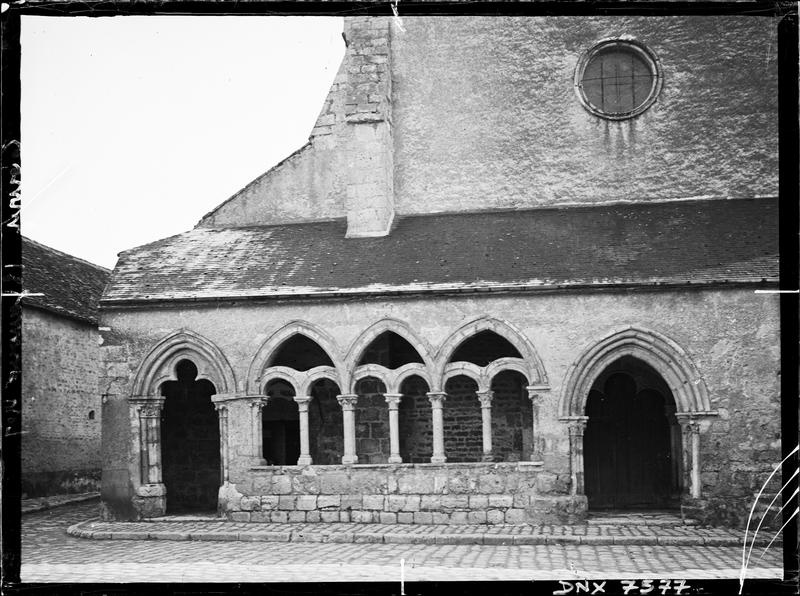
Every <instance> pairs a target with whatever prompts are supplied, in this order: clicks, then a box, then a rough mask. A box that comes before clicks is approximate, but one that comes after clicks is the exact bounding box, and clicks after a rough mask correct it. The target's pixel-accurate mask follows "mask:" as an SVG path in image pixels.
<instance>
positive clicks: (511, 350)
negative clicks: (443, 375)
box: [450, 330, 522, 366]
mask: <svg viewBox="0 0 800 596" xmlns="http://www.w3.org/2000/svg"><path fill="white" fill-rule="evenodd" d="M507 357H508V358H522V355H521V354H520V353H519V350H517V348H515V347H514V345H513V344H512V343H511V342H510V341H508V340H507V339H506V338H505V337H503V336H501V335H498V334H497V333H495V332H494V331H489V330H486V331H481V332H479V333H476V334H475V335H473V336H472V337H470V338H469V339H467V340H465V341H463V342H462V343H461V344H460V345H459V346H458V347H457V348H456V349H455V351H454V352H453V355H452V356H451V357H450V362H471V363H472V364H475V365H477V366H486V365H487V364H489V363H490V362H494V361H495V360H497V359H498V358H507Z"/></svg>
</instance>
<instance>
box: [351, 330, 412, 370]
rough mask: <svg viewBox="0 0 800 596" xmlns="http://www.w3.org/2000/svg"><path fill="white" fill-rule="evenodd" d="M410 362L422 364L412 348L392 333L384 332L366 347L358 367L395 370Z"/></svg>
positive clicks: (403, 339)
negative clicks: (374, 365)
mask: <svg viewBox="0 0 800 596" xmlns="http://www.w3.org/2000/svg"><path fill="white" fill-rule="evenodd" d="M411 362H419V363H423V360H422V356H420V355H419V352H417V350H416V349H415V348H414V346H412V345H411V343H409V341H408V340H406V339H405V338H404V337H402V336H400V335H398V334H397V333H395V332H394V331H384V332H383V333H381V334H380V335H379V336H378V337H376V338H375V339H373V340H372V342H370V344H369V345H368V346H367V347H366V349H365V350H364V353H363V354H362V355H361V360H359V361H358V366H361V365H363V364H379V365H381V366H385V367H386V368H390V369H395V368H399V367H401V366H403V365H404V364H409V363H411Z"/></svg>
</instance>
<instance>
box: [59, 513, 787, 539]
mask: <svg viewBox="0 0 800 596" xmlns="http://www.w3.org/2000/svg"><path fill="white" fill-rule="evenodd" d="M67 533H68V534H69V535H71V536H75V537H78V538H89V539H94V540H176V541H183V540H198V541H220V542H223V541H224V542H230V541H242V542H336V543H353V544H356V543H359V544H363V543H368V544H478V545H568V544H585V545H610V544H614V545H651V546H654V545H663V546H681V545H685V546H740V545H742V544H743V543H744V533H743V532H742V531H740V530H729V529H724V528H707V527H696V526H673V527H666V526H661V525H657V524H656V525H624V526H620V525H600V524H591V525H564V526H555V525H542V526H533V525H485V524H481V525H477V524H476V525H466V524H465V525H421V524H417V525H415V524H363V523H343V522H341V523H340V522H337V523H251V522H228V521H224V520H222V521H220V520H217V521H200V520H187V519H183V520H180V521H178V520H176V519H174V518H173V519H172V520H167V521H164V520H163V519H162V518H158V519H153V520H147V521H139V522H104V521H100V520H96V519H95V520H87V521H83V522H80V523H77V524H74V525H72V526H70V527H69V528H68V530H67ZM770 539H771V538H770V537H768V536H765V537H757V538H756V540H755V544H756V545H759V546H765V545H766V544H767V543H768V542H769V540H770ZM750 541H751V538H750V537H749V538H748V543H749V542H750ZM776 546H777V541H776Z"/></svg>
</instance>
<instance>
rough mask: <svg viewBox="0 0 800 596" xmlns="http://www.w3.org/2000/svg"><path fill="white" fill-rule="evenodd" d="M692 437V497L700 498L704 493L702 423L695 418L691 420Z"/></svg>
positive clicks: (690, 430)
mask: <svg viewBox="0 0 800 596" xmlns="http://www.w3.org/2000/svg"><path fill="white" fill-rule="evenodd" d="M689 432H690V434H691V437H692V498H694V499H699V498H700V495H701V493H702V484H701V480H700V423H699V422H698V421H697V420H695V419H694V418H692V419H690V421H689Z"/></svg>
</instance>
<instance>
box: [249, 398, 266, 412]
mask: <svg viewBox="0 0 800 596" xmlns="http://www.w3.org/2000/svg"><path fill="white" fill-rule="evenodd" d="M266 405H267V400H265V399H264V398H261V397H259V398H256V399H254V400H253V401H251V402H250V407H251V408H253V409H254V410H256V415H258V414H260V413H261V410H263V409H264V406H266Z"/></svg>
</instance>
